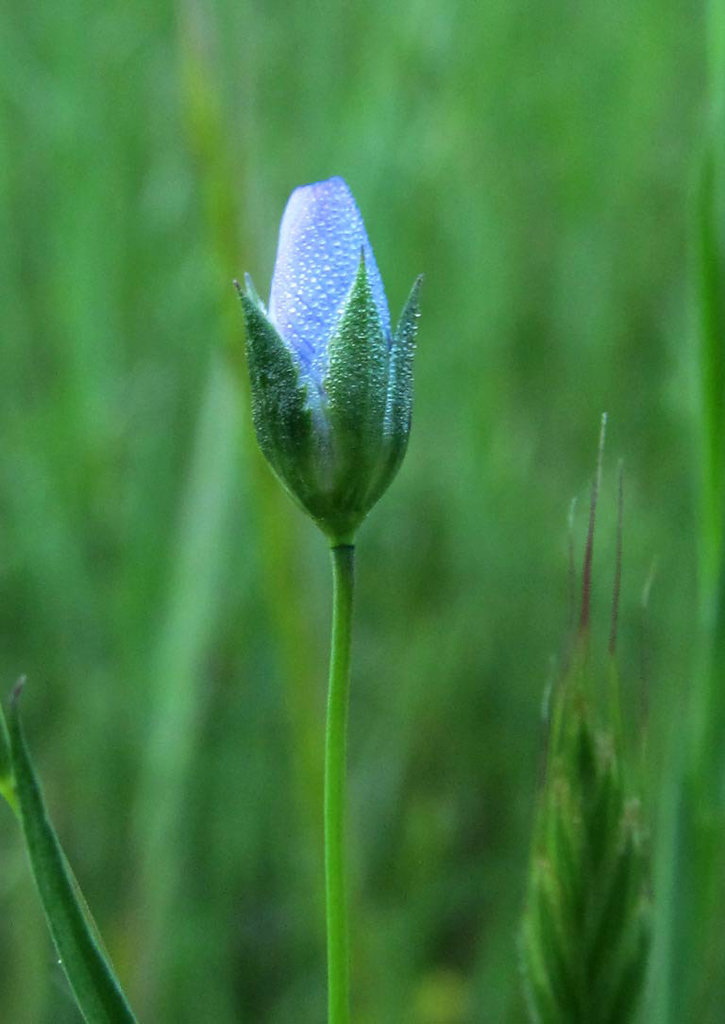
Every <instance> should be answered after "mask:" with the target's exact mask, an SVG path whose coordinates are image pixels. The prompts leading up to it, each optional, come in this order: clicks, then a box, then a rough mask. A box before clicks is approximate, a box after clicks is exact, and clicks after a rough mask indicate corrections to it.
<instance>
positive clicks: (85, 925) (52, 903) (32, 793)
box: [3, 686, 135, 1024]
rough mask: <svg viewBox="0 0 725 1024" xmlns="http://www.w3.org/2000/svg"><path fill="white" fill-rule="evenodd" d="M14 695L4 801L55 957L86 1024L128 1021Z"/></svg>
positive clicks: (125, 1005) (131, 1019)
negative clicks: (8, 791)
mask: <svg viewBox="0 0 725 1024" xmlns="http://www.w3.org/2000/svg"><path fill="white" fill-rule="evenodd" d="M19 698H20V686H18V687H16V690H15V693H14V694H13V698H12V701H11V704H10V710H9V722H8V725H7V735H8V740H9V753H10V762H11V769H12V775H13V782H14V786H13V789H14V797H15V799H12V800H11V801H9V802H11V805H12V806H13V808H14V809H16V810H17V814H18V817H19V819H20V823H21V825H22V829H23V835H24V838H25V843H26V848H27V851H28V857H29V859H30V865H31V868H32V871H33V877H34V878H35V884H36V885H37V887H38V893H39V895H40V899H41V902H42V904H43V910H44V911H45V916H46V919H47V921H48V927H49V928H50V932H51V934H52V936H53V941H54V943H55V948H56V950H57V951H58V956H59V957H60V963H61V964H62V966H63V970H64V971H65V973H66V976H67V978H68V981H69V982H70V985H71V987H72V989H73V994H74V996H75V999H76V1002H77V1004H78V1008H79V1009H80V1011H81V1013H82V1014H83V1018H84V1020H85V1021H86V1022H87V1024H134V1021H135V1017H134V1015H133V1013H132V1012H131V1010H130V1008H129V1006H128V1003H127V1002H126V999H125V996H124V995H123V992H122V990H121V988H120V986H119V983H118V981H117V979H116V977H115V975H114V973H113V969H112V967H111V965H110V963H109V961H108V959H107V955H106V953H105V950H104V949H103V945H102V942H101V940H100V936H99V935H98V932H97V930H96V927H95V924H94V923H93V920H92V918H91V916H90V913H89V911H88V908H87V906H86V903H85V900H84V898H83V895H82V893H81V891H80V889H79V887H78V883H77V882H76V880H75V878H74V876H73V873H72V871H71V869H70V866H69V865H68V862H67V860H66V858H65V854H64V853H63V850H62V848H61V845H60V842H59V840H58V837H57V836H56V834H55V830H54V829H53V825H52V824H51V821H50V819H49V817H48V813H47V811H46V808H45V802H44V800H43V794H42V792H41V789H40V785H39V783H38V780H37V777H36V775H35V771H34V769H33V765H32V762H31V760H30V754H29V752H28V748H27V745H26V743H25V737H24V735H23V729H22V726H21V722H20V712H19ZM3 728H5V724H4V720H3ZM3 795H5V793H4V794H3Z"/></svg>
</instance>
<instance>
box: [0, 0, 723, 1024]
mask: <svg viewBox="0 0 725 1024" xmlns="http://www.w3.org/2000/svg"><path fill="white" fill-rule="evenodd" d="M704 49H705V25H704V16H703V12H702V11H701V10H700V7H699V5H688V4H675V3H662V0H634V2H630V3H623V2H615V3H611V4H601V3H595V2H593V0H591V2H585V3H583V4H582V3H579V4H575V3H573V2H571V0H547V2H545V3H540V4H534V3H528V2H520V0H514V2H504V0H492V2H490V3H488V4H466V3H459V4H456V3H444V2H442V0H402V2H401V3H399V4H397V5H395V4H390V3H383V2H382V0H369V2H367V3H365V4H354V3H345V4H332V3H290V2H287V3H281V2H274V0H272V2H267V3H262V2H261V0H259V2H254V3H252V2H242V3H237V4H231V3H228V2H221V0H218V2H210V3H198V4H193V3H173V2H171V0H155V2H153V3H148V2H141V0H127V2H125V3H123V4H120V3H110V2H107V0H97V2H90V0H66V2H64V3H63V4H60V3H55V2H51V0H40V2H38V3H35V4H28V5H26V4H20V3H18V4H14V5H11V4H6V5H4V7H3V11H2V14H0V329H1V330H2V347H1V349H0V360H1V361H0V687H1V688H3V689H4V691H5V692H9V691H10V689H11V688H12V686H13V684H14V682H15V680H16V678H17V677H18V676H19V675H20V674H21V673H26V674H27V675H28V677H29V683H28V687H27V691H26V695H25V697H24V710H25V720H26V729H27V733H28V737H29V741H30V744H31V747H32V749H33V751H34V755H35V760H36V764H37V767H38V769H39V771H40V773H41V775H42V777H43V779H44V782H45V790H46V796H47V799H48V803H49V806H50V808H51V811H52V814H53V817H54V821H55V824H56V826H57V828H58V831H59V833H60V835H61V837H62V839H63V842H64V844H65V846H66V849H67V852H68V854H69V856H70V859H71V861H72V863H73V865H74V867H75V870H76V873H77V875H78V877H79V879H80V881H81V883H82V885H83V887H84V890H85V893H86V896H87V898H88V900H89V903H90V904H91V906H92V907H93V909H94V912H95V915H96V917H97V919H98V922H99V925H100V927H101V930H102V932H103V933H104V937H105V938H106V940H107V944H108V946H109V948H110V950H111V952H112V955H113V957H114V960H115V962H116V964H117V967H118V970H119V973H120V975H121V978H122V980H123V981H124V984H125V985H126V987H127V990H128V993H129V996H130V999H131V1001H132V1003H133V1004H134V1006H135V1008H136V1009H137V1012H138V1014H139V1017H140V1018H141V1019H142V1020H144V1021H148V1022H151V1021H155V1022H156V1021H157V1022H161V1024H171V1022H174V1024H185V1022H192V1021H193V1022H198V1021H204V1022H207V1021H208V1022H211V1024H226V1022H232V1021H235V1022H236V1021H242V1022H255V1024H256V1022H270V1024H277V1022H279V1024H287V1022H289V1024H319V1022H320V1021H322V1020H323V1018H324V1005H325V987H324V986H325V973H324V942H323V930H322V929H323V915H322V896H321V889H320V886H321V854H322V848H321V834H320V826H321V766H322V740H323V726H324V722H323V713H324V696H325V694H324V688H325V677H326V659H327V639H328V620H329V613H330V593H329V579H328V575H329V566H328V556H327V552H326V547H325V542H324V540H323V538H322V537H321V536H320V535H318V533H317V532H316V530H315V528H314V527H313V526H311V525H310V524H309V523H308V522H307V521H306V520H305V518H304V517H303V515H302V514H301V513H300V512H298V510H297V509H296V508H295V507H294V506H293V505H292V503H291V502H290V501H289V499H288V498H287V497H286V495H285V494H284V493H283V492H282V490H281V488H280V487H279V486H278V485H277V484H276V482H275V481H274V480H273V479H272V477H271V475H270V473H269V471H268V469H267V468H266V466H265V465H264V464H263V462H262V459H261V456H260V455H259V454H258V453H257V451H256V447H255V444H254V441H253V437H252V432H251V425H250V417H249V409H248V400H247V399H248V396H247V390H246V383H245V380H244V376H243V374H244V367H243V361H242V341H243V326H242V318H241V312H240V310H239V308H238V303H237V300H236V298H235V296H234V291H233V289H232V287H231V281H232V278H234V277H236V276H240V275H241V274H242V273H243V271H245V270H249V271H250V272H251V273H252V275H253V277H254V279H255V282H256V284H257V286H258V287H259V289H260V291H261V292H262V293H263V294H266V293H267V289H268V282H269V279H270V276H271V270H272V263H273V259H274V251H275V246H276V234H277V228H278V224H279V218H280V216H281V213H282V210H283V207H284V203H285V201H286V199H287V196H288V194H289V192H290V191H291V190H292V189H293V188H294V187H295V186H296V185H298V184H301V183H305V182H310V181H315V180H319V179H321V178H324V177H328V176H330V175H331V174H342V175H343V176H344V177H345V178H346V180H347V181H348V183H349V184H350V186H351V188H352V190H353V192H354V194H355V195H356V197H357V200H358V203H359V205H360V207H361V210H362V212H363V215H364V217H365V220H366V223H367V227H368V230H369V233H370V237H371V239H372V242H373V245H374V247H375V250H376V256H377V260H378V264H379V266H380V269H381V272H382V275H383V278H384V281H385V284H386V290H387V294H388V299H389V303H390V305H391V310H392V314H393V317H394V318H395V317H396V316H397V313H398V312H399V310H400V308H401V307H402V304H403V301H404V299H405V298H406V296H407V292H408V289H409V287H410V285H411V283H412V281H413V279H414V277H415V276H416V275H417V274H418V273H419V272H421V271H422V272H423V273H424V274H425V288H424V294H423V317H422V320H421V330H420V344H419V351H418V355H417V366H416V402H415V415H414V428H413V434H412V438H411V444H410V448H409V453H408V456H407V459H406V461H405V463H404V465H403V468H402V470H401V473H400V475H399V477H398V479H397V480H396V482H395V484H394V485H393V487H392V489H391V491H390V492H389V494H388V495H387V496H386V497H385V499H384V500H383V501H382V502H381V504H380V505H379V507H378V508H377V509H376V510H375V512H374V513H373V515H372V516H371V517H370V521H369V523H368V524H366V525H365V527H364V529H363V531H362V532H361V535H360V544H359V574H358V584H359V586H358V603H357V611H356V616H357V617H356V624H355V639H354V678H353V694H352V708H351V735H350V743H351V752H350V794H351V796H350V799H351V811H350V839H351V844H352V846H353V855H352V868H353V883H352V885H353V898H352V906H351V918H352V925H353V955H354V961H353V980H354V999H355V1006H356V1016H355V1019H356V1022H359V1024H400V1022H403V1024H468V1022H473V1024H488V1022H493V1024H496V1022H521V1021H523V1020H524V1019H525V1014H524V1005H523V1000H522V998H521V995H520V991H519V976H518V966H517V954H516V934H517V928H518V923H519V918H520V913H521V910H522V906H523V900H524V895H525V887H526V863H527V857H528V850H529V839H530V832H531V825H532V808H533V801H534V797H535V792H536V785H537V773H538V770H539V767H538V766H539V755H540V750H541V742H542V725H541V718H540V707H541V702H542V695H543V693H544V689H545V686H546V683H547V680H549V679H551V678H554V677H555V676H556V673H557V664H558V661H557V659H558V658H559V657H560V654H561V651H562V647H563V644H564V641H565V638H566V630H567V623H568V617H569V605H568V600H569V599H568V564H567V525H566V521H567V513H568V510H569V506H570V502H571V500H572V498H574V497H576V498H578V499H579V501H578V511H577V514H576V517H575V526H574V540H575V544H576V548H577V552H578V554H580V553H581V550H582V547H583V543H582V541H583V536H584V532H585V526H586V522H585V521H586V503H587V494H588V488H589V485H590V482H591V478H592V474H593V469H594V461H595V450H596V441H597V434H598V425H599V417H600V414H601V412H602V411H603V410H606V411H607V412H608V413H609V417H610V430H609V437H608V445H607V451H606V454H605V463H604V485H603V492H602V504H601V515H600V523H599V534H598V537H597V546H596V555H595V577H594V621H595V631H594V638H593V639H594V644H595V650H597V651H599V650H602V651H603V650H604V648H605V646H606V639H607V631H608V627H609V622H608V615H609V602H610V592H611V585H612V578H613V574H614V538H613V529H614V522H615V519H616V507H615V505H616V485H615V467H616V463H617V460H618V459H619V458H620V457H621V458H623V459H624V464H625V520H624V522H625V526H624V579H623V592H622V614H621V635H620V664H621V669H622V675H623V679H624V684H625V687H629V692H630V693H631V694H634V693H635V692H636V691H637V690H638V688H639V687H640V685H641V681H642V679H643V678H644V679H645V682H646V685H647V687H648V692H649V704H650V709H651V722H650V728H651V740H652V741H651V743H650V747H649V761H648V772H649V775H650V778H651V781H652V785H651V787H650V789H651V793H650V796H651V812H652V815H653V818H654V817H656V815H657V813H658V810H659V807H660V805H661V797H660V794H661V782H662V780H663V778H666V775H667V767H668V765H669V764H670V763H671V756H670V754H671V750H672V749H673V745H674V746H677V745H678V743H679V741H680V737H681V730H682V721H683V714H684V713H685V712H686V710H687V695H688V691H689V690H690V689H691V684H692V675H693V668H694V664H695V657H694V654H695V647H696V622H697V614H696V597H695V595H696V562H697V558H696V543H695V522H696V514H695V510H696V503H697V471H696V460H695V452H696V447H695V444H696V418H695V414H694V408H695V402H694V386H693V382H694V366H695V352H694V345H693V340H692V335H693V330H692V323H693V317H692V310H691V305H692V302H691V289H690V285H689V282H688V231H689V218H690V210H689V206H688V203H689V199H688V197H689V194H690V191H691V189H690V185H691V181H692V176H693V169H694V166H695V161H696V158H697V152H698V146H699V140H700V137H701V127H702V124H701V122H702V119H703V105H704V98H703V97H704V90H705V86H704V78H705V74H704ZM655 563H656V575H655V581H654V586H653V589H652V594H651V601H650V606H649V611H648V612H647V614H646V616H645V615H644V614H643V611H642V602H641V597H642V591H643V588H644V586H645V583H646V581H647V578H648V576H649V575H650V572H651V570H652V566H653V565H654V564H655ZM633 704H634V700H633ZM723 941H724V942H725V939H724V940H723ZM78 1019H79V1017H78V1014H77V1011H76V1010H75V1009H74V1007H73V1004H72V1001H71V999H70V996H69V994H68V991H67V988H66V985H65V982H64V979H63V976H62V974H61V971H60V969H59V967H58V966H57V965H56V962H55V958H54V956H53V951H52V948H51V945H50V941H49V939H48V938H47V936H46V931H45V925H44V922H43V919H42V912H41V910H40V909H39V904H38V901H37V897H36V894H35V892H34V890H33V887H32V882H31V879H30V875H29V872H28V869H27V865H26V862H25V854H24V851H23V848H22V846H21V841H20V836H19V832H18V830H17V829H16V827H15V824H14V822H13V820H12V817H11V814H10V812H9V811H8V810H7V809H6V808H4V807H3V808H0V1020H2V1021H8V1022H10V1024H46V1022H47V1024H66V1022H69V1024H70V1022H76V1021H78Z"/></svg>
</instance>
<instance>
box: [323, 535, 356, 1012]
mask: <svg viewBox="0 0 725 1024" xmlns="http://www.w3.org/2000/svg"><path fill="white" fill-rule="evenodd" d="M331 554H332V587H333V589H332V637H331V641H330V682H329V690H328V698H327V733H326V737H325V892H326V902H327V908H326V909H327V993H328V1008H329V1017H328V1022H329V1024H348V1021H349V1018H350V1006H349V1002H350V1000H349V983H348V933H347V893H346V869H345V864H346V859H345V778H346V762H347V707H348V696H349V690H350V639H351V633H352V629H351V627H352V595H353V582H354V566H355V548H354V547H353V545H352V544H340V545H338V546H336V547H333V548H332V551H331Z"/></svg>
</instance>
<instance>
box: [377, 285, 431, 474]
mask: <svg viewBox="0 0 725 1024" xmlns="http://www.w3.org/2000/svg"><path fill="white" fill-rule="evenodd" d="M422 283H423V275H422V274H421V275H420V276H419V277H418V278H417V279H416V281H415V283H414V284H413V287H412V288H411V290H410V295H409V296H408V301H407V302H406V303H405V306H404V307H403V312H402V313H401V314H400V319H399V320H398V326H397V327H396V329H395V334H394V335H393V344H392V348H391V350H390V376H389V378H388V396H387V403H386V406H385V432H386V433H387V434H388V435H389V436H390V437H391V438H393V440H394V442H395V444H396V447H397V448H399V449H400V450H399V451H397V452H396V454H397V456H398V461H400V460H401V459H402V458H403V455H404V454H405V449H406V447H407V444H408V436H409V434H410V420H411V415H412V410H413V356H414V355H415V339H416V336H417V334H418V320H419V319H420V286H421V285H422ZM395 468H396V469H397V466H396V467H395Z"/></svg>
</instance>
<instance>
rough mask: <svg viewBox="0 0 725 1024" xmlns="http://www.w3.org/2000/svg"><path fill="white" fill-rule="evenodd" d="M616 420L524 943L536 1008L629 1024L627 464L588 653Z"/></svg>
mask: <svg viewBox="0 0 725 1024" xmlns="http://www.w3.org/2000/svg"><path fill="white" fill-rule="evenodd" d="M605 423H606V419H605V417H603V418H602V431H601V435H600V443H599V456H598V461H597V473H596V477H595V481H594V484H593V487H592V497H591V505H590V516H589V528H588V533H587V541H586V550H585V555H584V568H583V574H582V588H581V613H580V617H579V626H578V630H577V632H576V634H575V636H574V637H573V639H572V644H571V651H570V652H569V657H568V661H567V667H566V669H565V671H564V673H563V675H562V677H561V678H560V680H559V683H558V685H557V686H556V687H555V688H554V693H553V694H552V697H551V713H550V715H549V716H548V717H549V724H548V730H549V735H548V741H547V755H546V759H545V770H544V773H543V779H542V781H541V785H540V791H539V794H538V803H537V809H536V821H535V827H534V836H533V842H532V851H531V861H530V868H529V880H528V895H527V903H526V908H525V913H524V921H523V928H522V934H521V953H522V967H523V973H524V980H525V985H526V993H527V998H528V1005H529V1009H530V1013H531V1018H532V1020H534V1021H537V1022H541V1024H628V1022H629V1021H631V1020H632V1019H633V1017H634V1014H635V1012H636V1009H637V1005H638V1002H639V997H640V995H641V990H642V987H643V981H644V975H645V969H646V965H647V958H648V951H649V935H650V926H649V916H650V913H649V902H650V901H649V853H648V844H647V832H646V828H645V826H644V825H643V821H642V809H641V806H640V801H639V799H638V798H637V796H636V795H635V787H634V780H635V778H636V775H637V773H638V770H639V761H638V760H637V759H636V758H635V756H634V752H632V751H630V750H629V749H627V747H626V745H625V738H624V730H623V728H622V718H621V712H620V688H619V679H618V676H617V671H616V666H615V651H616V640H617V623H618V616H619V594H620V588H621V574H622V534H623V526H622V508H623V484H622V470H621V465H620V467H619V482H618V493H619V501H618V518H617V549H616V563H615V572H614V588H613V591H614V592H613V601H612V615H611V623H610V630H609V642H608V656H607V664H606V666H605V670H604V671H598V670H596V669H595V668H594V667H593V666H592V659H591V657H590V642H589V637H590V618H591V586H592V578H593V576H592V571H593V551H594V534H595V526H596V512H597V501H598V495H599V490H600V484H601V466H602V453H603V447H604V429H605Z"/></svg>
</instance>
